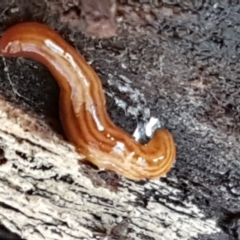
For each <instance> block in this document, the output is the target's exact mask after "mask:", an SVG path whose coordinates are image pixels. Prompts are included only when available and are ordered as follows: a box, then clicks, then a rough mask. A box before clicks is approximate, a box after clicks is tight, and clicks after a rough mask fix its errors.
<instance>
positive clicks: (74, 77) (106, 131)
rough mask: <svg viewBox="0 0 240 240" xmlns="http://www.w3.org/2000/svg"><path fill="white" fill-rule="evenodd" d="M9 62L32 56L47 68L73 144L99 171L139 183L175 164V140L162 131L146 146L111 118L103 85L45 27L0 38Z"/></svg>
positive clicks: (27, 27) (26, 26) (25, 27)
mask: <svg viewBox="0 0 240 240" xmlns="http://www.w3.org/2000/svg"><path fill="white" fill-rule="evenodd" d="M0 53H1V54H2V55H3V56H6V57H28V58H31V59H34V60H36V61H39V62H41V63H42V64H44V65H45V66H46V67H47V68H48V69H49V71H50V72H51V74H52V75H53V77H54V78H55V79H56V81H57V82H58V85H59V87H60V117H61V122H62V126H63V128H64V131H65V134H66V136H67V137H68V139H69V140H70V141H71V142H72V143H73V144H74V146H75V147H76V149H77V151H79V153H81V154H83V155H85V156H86V159H87V160H88V161H90V162H92V163H93V164H95V165H96V166H98V167H100V168H104V169H108V170H112V171H115V172H116V173H118V174H120V175H122V176H124V177H126V178H129V179H135V180H140V179H144V178H148V179H151V178H158V177H160V176H162V175H163V174H166V173H167V172H168V171H169V170H170V168H171V167H172V165H173V163H174V161H175V155H176V149H175V144H174V140H173V137H172V135H171V134H170V132H169V131H168V130H166V129H157V130H156V131H155V133H154V134H153V137H152V139H151V140H150V141H149V142H148V143H147V144H144V145H141V144H140V143H138V142H137V141H135V140H134V139H133V138H132V137H131V136H130V135H129V134H127V133H126V132H125V131H123V130H122V129H120V128H119V127H117V126H116V125H115V124H114V123H113V122H112V121H111V119H110V118H109V116H108V114H107V111H106V106H105V96H104V94H103V89H102V85H101V81H100V79H99V78H98V76H97V74H96V73H95V71H94V70H93V68H92V67H91V66H89V65H88V64H87V62H86V61H85V59H84V58H83V57H82V56H81V55H80V54H78V52H77V51H76V50H75V49H74V48H73V47H72V46H71V45H70V44H69V43H67V42H66V41H65V40H64V39H63V38H62V37H61V36H60V35H59V34H58V33H57V32H55V31H54V30H52V29H50V28H49V27H47V26H46V25H44V24H40V23H35V22H26V23H20V24H17V25H14V26H12V27H10V28H9V29H8V30H7V31H6V32H5V33H4V34H3V36H2V37H1V39H0Z"/></svg>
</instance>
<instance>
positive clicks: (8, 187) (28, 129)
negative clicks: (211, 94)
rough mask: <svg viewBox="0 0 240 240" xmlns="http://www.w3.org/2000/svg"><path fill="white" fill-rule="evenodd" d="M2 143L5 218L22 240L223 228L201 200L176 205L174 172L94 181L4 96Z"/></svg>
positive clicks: (191, 233)
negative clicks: (115, 182)
mask: <svg viewBox="0 0 240 240" xmlns="http://www.w3.org/2000/svg"><path fill="white" fill-rule="evenodd" d="M0 146H1V162H2V164H1V165H0V203H1V204H0V222H1V223H2V224H4V226H5V227H7V228H8V229H9V230H10V231H11V232H13V233H16V234H18V235H19V236H21V237H22V238H23V239H35V240H43V239H47V240H50V239H66V240H67V239H69V240H76V239H172V240H175V239H176V240H177V239H190V238H191V237H197V235H198V234H199V233H201V232H204V233H205V234H211V233H215V232H216V231H217V230H216V228H215V222H214V221H213V220H203V219H202V217H203V216H204V214H203V212H201V210H200V209H198V208H197V207H196V206H194V205H191V204H190V203H189V202H187V201H185V202H184V201H183V202H182V204H181V206H175V204H174V201H175V200H177V198H178V192H179V190H178V189H177V188H175V187H173V186H171V185H172V184H174V182H175V181H177V179H175V178H168V183H166V182H164V181H159V180H154V181H148V182H145V183H144V184H143V183H141V182H134V181H128V180H126V179H120V180H119V186H118V187H117V188H116V189H111V188H109V187H108V186H107V185H102V186H96V184H94V182H93V181H92V179H93V176H91V174H89V173H86V172H84V170H83V167H82V166H81V164H78V161H79V160H80V159H81V156H79V155H78V154H77V153H76V152H75V150H74V148H73V147H72V146H71V145H70V144H69V143H67V142H65V141H64V140H63V139H62V137H61V136H59V135H57V134H56V133H54V132H53V131H52V130H51V128H49V127H48V125H46V124H44V123H43V122H41V121H40V120H37V119H36V118H34V117H33V116H30V115H28V114H26V113H24V112H23V111H22V110H20V109H18V108H16V107H14V106H13V105H11V104H9V103H7V102H6V101H5V100H4V99H3V98H1V99H0ZM95 174H96V173H95ZM160 194H161V198H160ZM151 195H152V196H154V197H152V196H151Z"/></svg>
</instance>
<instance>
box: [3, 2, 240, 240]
mask: <svg viewBox="0 0 240 240" xmlns="http://www.w3.org/2000/svg"><path fill="white" fill-rule="evenodd" d="M53 2H54V1H44V2H41V3H40V2H39V1H33V0H32V1H29V3H28V4H26V2H25V1H23V0H22V1H12V2H11V3H9V2H6V3H4V1H2V2H1V5H0V9H1V19H0V21H1V25H0V31H1V32H2V31H4V30H5V29H6V27H7V26H9V25H11V24H13V23H15V22H19V21H25V20H35V21H41V22H45V23H46V24H48V25H49V26H51V27H53V28H54V29H56V30H57V31H58V32H59V33H60V34H61V35H62V36H63V37H64V38H65V39H67V40H68V41H70V42H71V44H72V45H73V46H74V47H75V48H76V49H77V50H78V51H79V52H81V53H82V54H83V55H84V57H85V58H86V59H87V60H88V61H89V63H90V64H91V65H92V66H93V67H94V69H95V70H96V71H97V73H98V74H99V76H100V78H101V80H102V83H103V87H104V90H105V94H106V96H107V108H108V112H109V114H110V116H111V117H112V119H113V121H114V122H115V123H116V124H118V125H119V126H120V127H122V128H124V130H126V131H127V132H129V133H131V134H132V133H133V131H134V130H135V128H136V126H138V125H141V124H143V123H144V122H147V121H148V120H149V118H150V117H151V116H154V117H157V118H158V119H159V120H160V123H161V125H162V126H164V127H165V128H168V129H169V130H170V131H171V132H172V134H173V136H174V139H175V141H176V146H177V159H176V164H175V166H174V167H173V168H172V170H171V171H170V172H169V173H168V174H167V176H165V177H163V178H161V179H158V180H154V181H141V182H133V181H128V180H126V179H124V178H121V177H120V178H119V179H117V177H116V176H114V175H112V174H108V173H106V172H105V173H104V172H103V171H100V170H99V171H98V170H96V169H94V168H93V167H92V166H86V165H83V164H82V163H81V162H80V164H79V161H81V156H79V155H78V154H76V152H75V151H74V148H73V147H72V146H71V145H70V144H69V143H67V142H66V141H65V140H64V138H63V136H64V135H63V133H62V131H61V128H59V121H58V88H57V86H56V84H55V82H54V79H53V78H52V77H51V76H50V74H49V73H48V71H47V70H46V69H45V68H44V67H43V66H41V65H40V64H38V63H36V62H33V61H30V60H25V59H4V58H1V60H0V67H1V69H2V71H0V93H1V96H2V97H1V99H0V146H1V149H2V150H1V159H0V162H1V165H0V207H1V211H0V234H2V235H4V234H5V235H4V237H2V236H1V235H0V237H2V238H3V239H7V237H9V239H17V237H16V236H12V238H10V237H11V233H15V234H17V235H18V236H19V239H21V238H22V239H47V240H49V239H109V240H110V239H143V240H145V239H157V240H158V239H159V240H165V239H167V240H168V239H171V240H175V239H176V240H196V239H200V240H228V239H230V240H237V239H240V220H239V219H240V204H239V201H240V189H239V182H240V174H239V173H240V158H239V156H240V148H239V133H240V127H239V120H240V108H239V106H238V105H239V103H240V95H239V79H240V72H239V65H240V63H239V56H240V52H239V46H240V31H239V23H240V17H239V16H240V15H239V12H240V6H239V4H238V2H237V1H227V0H226V1H224V0H221V1H217V0H213V1H200V0H199V1H186V0H183V1H180V0H178V1H147V0H146V1H145V0H144V1H142V0H139V1H130V0H129V1H128V0H119V1H118V4H117V7H116V17H117V23H118V30H117V35H118V36H117V37H114V38H111V39H104V40H97V39H92V38H90V37H89V36H85V35H84V34H82V33H81V32H80V30H81V28H73V25H74V24H75V26H76V24H77V25H78V21H79V24H80V25H81V21H82V19H81V14H79V16H78V15H77V18H75V19H71V18H67V19H66V18H65V19H64V20H63V19H62V16H63V15H64V16H65V17H66V16H72V15H71V14H70V15H67V13H69V12H72V11H74V12H75V13H78V11H79V12H81V6H80V4H79V2H78V1H75V0H73V1H70V0H69V1H66V0H62V1H60V2H58V3H57V5H56V4H52V3H53ZM55 2H56V1H55ZM140 4H141V5H140ZM78 17H79V19H78ZM73 20H74V21H75V22H74V24H73V25H71V24H70V23H71V22H72V21H73ZM66 23H69V25H68V26H71V27H67V26H66V25H65V24H66ZM80 25H79V26H80ZM20 109H21V110H20ZM49 119H50V123H51V124H50V125H48V124H47V123H48V122H49V121H48V120H49ZM50 126H51V127H50ZM7 230H8V231H10V232H9V233H6V231H7Z"/></svg>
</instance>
